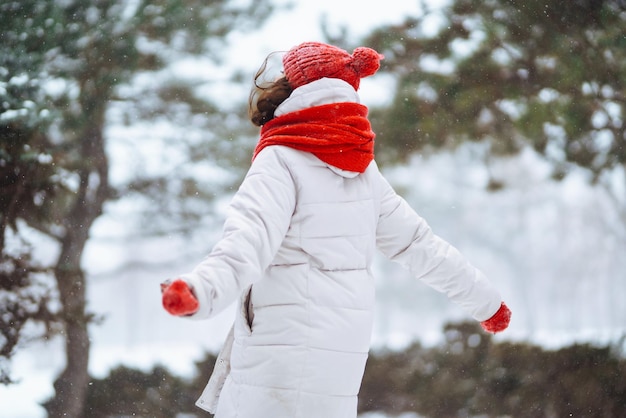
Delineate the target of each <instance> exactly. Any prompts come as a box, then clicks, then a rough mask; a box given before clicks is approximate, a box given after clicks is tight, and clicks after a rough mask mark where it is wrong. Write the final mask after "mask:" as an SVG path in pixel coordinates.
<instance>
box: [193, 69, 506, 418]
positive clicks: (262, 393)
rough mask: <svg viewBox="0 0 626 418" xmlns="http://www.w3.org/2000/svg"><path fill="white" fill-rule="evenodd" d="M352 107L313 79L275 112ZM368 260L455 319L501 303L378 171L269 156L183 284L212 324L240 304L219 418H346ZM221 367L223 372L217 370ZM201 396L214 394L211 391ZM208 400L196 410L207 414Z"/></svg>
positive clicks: (359, 371)
mask: <svg viewBox="0 0 626 418" xmlns="http://www.w3.org/2000/svg"><path fill="white" fill-rule="evenodd" d="M340 101H358V96H356V92H355V91H354V89H352V88H351V87H350V86H349V85H348V84H347V83H345V82H343V81H341V80H335V79H322V80H319V81H318V82H314V83H310V84H307V85H305V86H303V87H300V88H299V89H296V90H295V91H294V92H293V93H292V96H291V97H290V98H289V99H288V100H287V101H285V102H283V104H282V105H281V107H280V108H279V112H282V113H288V112H290V111H294V110H298V109H301V108H303V107H307V106H311V105H313V104H315V105H318V104H325V103H330V102H340ZM376 250H379V251H381V252H382V253H383V254H384V255H386V256H387V257H389V258H390V259H392V260H395V261H397V262H399V263H401V264H402V265H404V266H405V267H406V268H407V269H408V270H409V271H410V272H411V273H412V275H413V276H415V277H416V278H419V279H421V280H422V281H424V282H425V283H427V284H428V285H430V286H432V287H433V288H435V289H436V290H438V291H441V292H443V293H445V294H446V295H447V296H448V297H449V298H450V299H451V300H453V301H454V302H456V303H458V304H459V305H461V306H462V307H463V308H465V309H466V310H467V312H468V313H469V314H471V315H472V316H473V317H474V318H475V319H476V320H478V321H483V320H486V319H488V318H490V317H491V316H492V315H493V314H494V313H495V312H496V311H497V310H498V308H499V307H500V303H501V297H500V295H499V294H498V292H497V291H496V290H495V289H494V287H493V286H492V285H491V284H490V283H489V282H488V281H487V280H486V279H485V277H484V276H483V275H482V274H481V272H480V271H478V270H477V269H476V268H474V267H473V266H471V265H470V264H469V263H468V262H467V261H466V260H465V259H464V258H463V257H462V256H461V254H460V253H459V252H458V251H457V250H456V249H455V248H453V247H452V246H451V245H449V244H448V243H446V242H445V241H443V240H441V239H440V238H438V237H437V236H436V235H434V234H433V233H432V232H431V230H430V228H429V227H428V225H427V224H426V222H425V221H424V219H422V218H421V217H420V216H418V215H417V214H416V213H415V211H413V209H411V207H409V205H408V204H407V203H406V202H405V201H404V200H403V199H402V198H401V197H399V196H398V195H397V194H396V193H395V192H394V190H393V189H392V188H391V186H390V185H389V184H388V183H387V181H386V180H385V179H384V178H383V176H382V175H381V174H380V172H379V171H378V167H377V166H376V163H375V162H372V163H371V164H370V165H369V167H368V168H367V170H366V171H365V172H364V173H362V174H359V173H354V172H346V171H343V170H340V169H337V168H335V167H331V166H328V165H327V164H326V163H324V162H322V161H321V160H319V159H318V158H317V157H315V156H314V155H312V154H310V153H306V152H301V151H297V150H294V149H291V148H287V147H284V146H270V147H267V148H265V149H263V150H262V151H261V152H260V153H259V154H258V155H257V157H256V159H255V160H254V162H253V163H252V166H251V167H250V170H249V172H248V174H247V176H246V177H245V180H244V181H243V183H242V184H241V187H240V188H239V190H238V192H237V193H236V195H235V196H234V198H233V200H232V203H231V204H230V207H229V211H228V214H227V219H226V222H225V225H224V233H223V237H222V238H221V239H220V240H219V242H218V243H217V244H216V246H215V247H214V249H213V250H212V252H211V253H210V255H209V256H208V257H207V258H206V259H205V260H204V261H202V262H201V263H200V264H199V265H198V266H197V267H196V268H195V269H194V270H193V272H191V273H190V274H187V275H184V276H182V278H183V279H185V280H186V281H187V282H188V283H189V284H190V286H191V287H192V289H193V291H194V292H195V294H196V296H197V298H198V300H199V302H200V310H199V311H198V312H197V313H196V314H194V315H193V317H194V318H209V317H211V316H213V315H215V314H216V313H218V312H220V311H221V310H222V309H224V308H226V307H227V306H228V305H230V304H231V303H232V302H233V301H234V300H237V299H238V301H239V305H238V306H239V309H238V310H237V312H238V315H237V318H236V320H235V325H234V339H232V340H230V343H229V344H232V348H231V347H230V346H229V344H227V347H225V350H224V352H223V353H222V355H221V357H220V361H219V362H218V364H217V365H216V372H217V373H219V371H220V370H223V371H225V372H226V373H228V374H227V377H226V381H225V383H223V388H221V386H222V383H220V382H218V383H215V382H212V383H211V384H210V385H209V386H212V388H207V390H208V391H211V390H215V389H217V390H218V391H219V389H220V388H221V394H220V395H219V402H218V404H217V412H216V418H354V417H356V411H357V394H358V392H359V387H360V384H361V379H362V376H363V372H364V368H365V362H366V359H367V355H368V350H369V345H370V334H371V330H372V322H373V308H374V279H373V277H372V271H371V267H372V260H373V259H374V254H375V252H376ZM222 363H224V364H226V365H228V364H230V367H229V368H228V367H226V366H224V365H222ZM209 389H210V390H209ZM212 401H213V400H212V399H210V394H207V393H205V394H204V395H203V397H202V398H201V399H200V400H199V403H198V405H199V406H200V407H203V408H205V409H207V410H211V406H210V404H211V403H212Z"/></svg>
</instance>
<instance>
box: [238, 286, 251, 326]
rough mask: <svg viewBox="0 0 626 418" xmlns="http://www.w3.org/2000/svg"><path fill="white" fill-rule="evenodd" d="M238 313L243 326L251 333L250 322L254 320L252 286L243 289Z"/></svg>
mask: <svg viewBox="0 0 626 418" xmlns="http://www.w3.org/2000/svg"><path fill="white" fill-rule="evenodd" d="M240 313H241V316H242V319H243V323H244V326H245V327H246V330H247V331H248V333H250V334H252V324H253V322H254V310H253V305H252V286H249V287H248V288H247V289H246V290H244V292H243V294H242V295H241V303H240Z"/></svg>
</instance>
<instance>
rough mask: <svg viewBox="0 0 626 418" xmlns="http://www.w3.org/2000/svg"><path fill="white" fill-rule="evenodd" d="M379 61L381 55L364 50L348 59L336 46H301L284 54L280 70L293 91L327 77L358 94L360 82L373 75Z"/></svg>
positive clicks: (349, 56)
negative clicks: (349, 87)
mask: <svg viewBox="0 0 626 418" xmlns="http://www.w3.org/2000/svg"><path fill="white" fill-rule="evenodd" d="M381 59H383V56H382V55H381V54H379V53H378V52H376V51H374V50H373V49H371V48H367V47H359V48H356V49H355V50H354V52H353V53H352V55H350V54H349V53H348V52H347V51H344V50H343V49H341V48H337V47H336V46H332V45H327V44H324V43H321V42H305V43H302V44H300V45H298V46H295V47H293V48H291V49H290V50H289V51H288V52H287V53H286V54H285V56H284V57H283V66H284V69H285V77H286V78H287V81H289V84H290V85H291V87H292V88H294V89H296V88H298V87H301V86H303V85H305V84H308V83H311V82H313V81H316V80H319V79H320V78H324V77H327V78H339V79H341V80H343V81H345V82H347V83H348V84H350V85H351V86H352V87H354V89H355V90H358V89H359V84H360V82H361V78H363V77H367V76H370V75H373V74H374V73H376V71H378V68H379V67H380V60H381Z"/></svg>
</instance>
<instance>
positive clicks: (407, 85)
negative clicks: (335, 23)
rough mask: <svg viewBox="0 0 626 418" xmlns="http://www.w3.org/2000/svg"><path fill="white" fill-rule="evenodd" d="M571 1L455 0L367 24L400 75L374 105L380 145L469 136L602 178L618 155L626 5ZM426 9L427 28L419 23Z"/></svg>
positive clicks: (386, 154)
mask: <svg viewBox="0 0 626 418" xmlns="http://www.w3.org/2000/svg"><path fill="white" fill-rule="evenodd" d="M575 4H576V5H575V6H574V5H572V6H571V7H566V8H564V7H563V3H562V2H561V1H558V0H548V1H544V2H528V1H517V0H515V1H509V0H489V1H482V0H456V1H454V2H453V3H451V5H450V7H448V8H445V9H443V10H442V11H431V12H430V13H427V14H426V15H424V16H423V17H421V18H408V19H406V20H405V22H404V23H402V24H400V25H393V26H388V27H382V28H379V29H378V30H376V31H374V32H373V33H372V34H371V35H370V37H369V38H368V39H367V40H366V43H367V44H368V45H370V46H372V47H374V48H376V49H378V50H379V51H381V52H383V53H384V55H385V61H383V71H387V72H391V73H394V74H396V75H397V76H398V84H397V88H396V90H395V96H394V99H393V102H392V104H391V106H390V107H389V108H388V109H377V110H375V111H373V112H372V115H373V124H374V126H375V128H376V130H377V132H378V140H379V145H380V147H379V148H380V149H379V150H378V151H377V154H378V155H380V156H381V159H383V160H391V159H396V158H400V159H402V158H403V157H404V156H407V155H410V152H415V151H419V150H422V149H424V148H425V147H436V148H441V147H453V146H455V145H456V144H458V143H459V142H461V141H466V140H470V141H488V142H489V143H490V145H491V150H492V152H493V153H495V154H509V153H515V152H517V151H518V150H519V149H520V148H521V147H523V146H525V145H527V144H529V145H531V146H532V147H534V148H535V149H536V150H537V151H539V152H540V153H542V154H544V155H545V156H546V157H547V158H548V159H550V160H552V161H553V162H554V164H555V167H556V169H557V170H556V171H559V170H562V169H563V168H565V167H567V165H568V164H575V165H578V166H581V167H584V168H587V169H589V170H590V171H591V172H592V173H593V174H594V176H599V175H600V174H601V173H602V172H603V171H605V170H610V169H612V168H614V167H615V166H620V165H623V164H624V163H626V128H625V125H624V124H623V123H622V121H623V117H624V114H625V113H626V95H625V94H626V85H625V84H624V83H625V81H624V80H626V49H625V48H624V43H625V42H626V41H625V37H624V33H625V32H626V11H625V10H624V7H623V3H622V4H621V5H620V2H618V1H614V0H604V1H590V0H580V1H576V3H575ZM565 9H567V10H565ZM433 16H438V18H439V19H440V21H441V22H442V23H441V24H440V25H439V29H438V31H437V33H436V34H434V35H433V34H431V33H425V29H424V28H425V27H426V25H425V22H428V21H430V20H429V19H432V18H433ZM407 151H408V152H407Z"/></svg>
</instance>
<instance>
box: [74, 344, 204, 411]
mask: <svg viewBox="0 0 626 418" xmlns="http://www.w3.org/2000/svg"><path fill="white" fill-rule="evenodd" d="M215 360H216V357H215V356H214V355H212V354H210V353H207V355H206V356H205V358H204V359H203V360H201V361H200V362H198V363H197V364H196V366H197V368H198V375H197V377H195V378H194V379H192V380H185V379H182V378H180V377H177V376H174V375H172V374H171V373H170V372H168V371H167V370H166V369H164V368H163V367H159V366H157V367H155V368H153V369H152V370H151V371H149V372H142V371H139V370H135V369H131V368H127V367H123V366H120V367H118V368H116V369H114V370H112V371H111V372H110V373H109V375H108V376H107V377H105V378H103V379H92V380H91V382H90V383H89V389H88V392H87V399H86V403H85V409H84V411H83V416H89V417H93V418H107V417H112V416H135V417H146V418H147V417H150V418H171V417H175V416H177V415H178V414H182V413H185V416H189V417H191V416H200V413H199V412H200V410H199V409H198V408H197V407H196V406H195V402H196V400H197V398H198V397H199V396H200V393H202V390H203V389H204V386H205V385H206V382H207V381H208V379H209V377H210V375H211V372H212V371H213V365H214V364H215ZM194 412H198V415H194V414H193V413H194ZM201 415H202V416H207V415H208V414H206V413H202V414H201Z"/></svg>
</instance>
